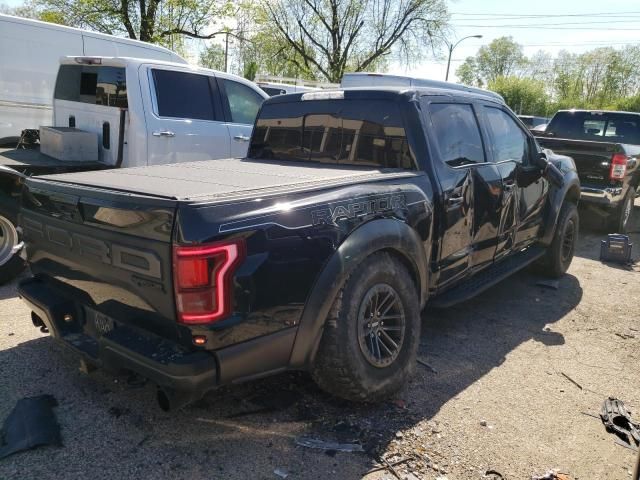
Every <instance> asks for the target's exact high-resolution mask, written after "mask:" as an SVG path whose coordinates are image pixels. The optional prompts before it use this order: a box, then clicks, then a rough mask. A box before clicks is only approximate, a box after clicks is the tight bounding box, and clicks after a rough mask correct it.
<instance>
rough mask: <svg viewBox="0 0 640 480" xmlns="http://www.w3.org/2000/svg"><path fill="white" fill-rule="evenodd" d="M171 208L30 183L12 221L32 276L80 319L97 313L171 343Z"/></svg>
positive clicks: (154, 201) (157, 201) (144, 199)
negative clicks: (71, 304)
mask: <svg viewBox="0 0 640 480" xmlns="http://www.w3.org/2000/svg"><path fill="white" fill-rule="evenodd" d="M175 210H176V205H175V202H174V201H168V200H166V199H161V198H154V197H150V196H141V195H137V196H136V195H124V194H121V193H117V192H107V191H98V190H96V189H88V188H86V187H78V186H70V185H64V184H60V183H54V182H46V181H42V180H38V179H33V178H31V179H28V180H27V181H26V186H25V188H24V190H23V197H22V209H21V213H20V219H19V223H20V225H21V227H22V229H23V234H24V237H25V241H26V242H25V243H26V245H27V247H26V254H27V257H28V260H29V262H30V263H31V269H32V272H33V274H34V275H35V276H36V277H38V278H40V279H42V281H44V282H46V283H47V286H48V287H49V288H51V289H52V290H53V291H57V292H60V293H61V294H62V293H64V294H65V296H66V297H69V298H71V299H73V301H74V302H75V303H76V304H77V305H80V306H81V308H82V309H84V311H83V312H81V314H82V315H83V316H85V317H86V318H87V319H88V320H87V321H89V320H90V319H91V318H94V319H95V317H96V315H102V316H104V318H103V321H109V319H118V320H119V321H123V322H126V323H128V324H131V325H132V326H136V327H139V328H144V329H147V330H150V331H153V332H154V333H156V334H158V335H161V336H164V337H167V338H171V339H175V338H176V337H177V336H179V331H178V326H177V324H176V322H175V305H174V299H173V295H172V292H173V287H172V278H171V263H172V250H171V235H172V229H173V222H174V217H175ZM96 321H97V320H96Z"/></svg>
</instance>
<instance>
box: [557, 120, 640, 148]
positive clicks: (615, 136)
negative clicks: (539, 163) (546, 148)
mask: <svg viewBox="0 0 640 480" xmlns="http://www.w3.org/2000/svg"><path fill="white" fill-rule="evenodd" d="M545 134H546V135H547V136H554V137H558V138H569V139H574V140H592V141H599V142H602V141H610V142H620V143H630V144H634V145H637V144H640V115H632V114H628V113H617V112H558V113H556V114H555V116H554V117H553V119H551V122H550V123H549V125H548V126H547V129H546V130H545Z"/></svg>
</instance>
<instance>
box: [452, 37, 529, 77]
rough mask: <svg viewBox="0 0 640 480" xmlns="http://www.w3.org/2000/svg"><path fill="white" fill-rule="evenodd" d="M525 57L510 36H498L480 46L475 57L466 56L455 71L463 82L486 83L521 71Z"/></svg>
mask: <svg viewBox="0 0 640 480" xmlns="http://www.w3.org/2000/svg"><path fill="white" fill-rule="evenodd" d="M526 65H527V59H526V57H525V56H524V54H523V53H522V46H520V45H519V44H518V43H516V42H514V41H513V39H512V38H511V37H500V38H496V39H495V40H493V41H492V42H491V43H490V44H489V45H486V46H483V47H480V49H479V50H478V53H476V55H475V57H469V58H467V59H466V60H465V61H464V63H463V64H462V65H461V66H460V67H459V68H458V70H457V71H456V75H458V77H459V78H461V79H463V77H464V79H463V83H468V84H471V85H478V86H482V85H486V84H488V83H489V82H492V81H495V80H496V79H497V78H498V77H509V76H512V75H519V74H521V73H523V71H524V69H525V67H526Z"/></svg>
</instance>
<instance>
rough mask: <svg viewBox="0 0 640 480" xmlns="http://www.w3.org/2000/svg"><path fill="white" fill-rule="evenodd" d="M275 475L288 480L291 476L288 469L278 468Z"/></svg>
mask: <svg viewBox="0 0 640 480" xmlns="http://www.w3.org/2000/svg"><path fill="white" fill-rule="evenodd" d="M273 473H275V474H276V475H277V476H279V477H280V478H287V477H288V476H289V472H287V470H286V469H284V468H282V467H278V468H276V469H275V470H274V471H273Z"/></svg>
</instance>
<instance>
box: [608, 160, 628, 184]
mask: <svg viewBox="0 0 640 480" xmlns="http://www.w3.org/2000/svg"><path fill="white" fill-rule="evenodd" d="M626 173H627V156H626V155H625V154H623V153H614V154H613V156H612V157H611V170H610V171H609V178H610V179H611V180H622V179H623V178H624V176H625V174H626Z"/></svg>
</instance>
